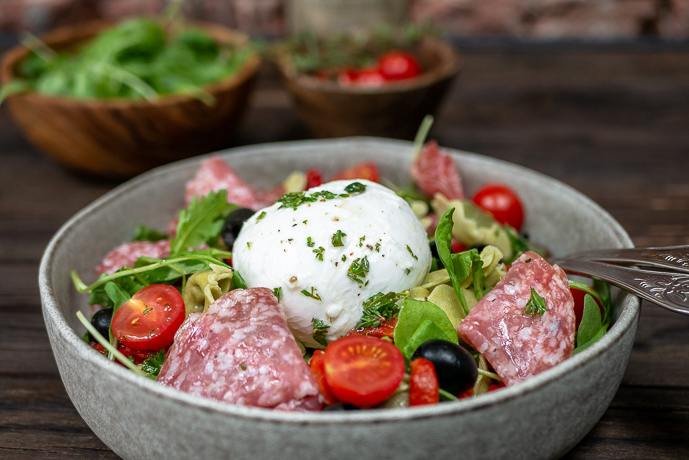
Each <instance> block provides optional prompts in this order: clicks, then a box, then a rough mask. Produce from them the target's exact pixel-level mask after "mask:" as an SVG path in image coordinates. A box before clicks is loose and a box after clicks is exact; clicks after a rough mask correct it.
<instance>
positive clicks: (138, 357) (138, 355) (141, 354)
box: [91, 342, 153, 366]
mask: <svg viewBox="0 0 689 460" xmlns="http://www.w3.org/2000/svg"><path fill="white" fill-rule="evenodd" d="M91 347H93V349H94V350H96V351H97V352H98V353H100V354H101V355H104V356H108V351H107V350H106V349H105V347H104V346H103V345H101V344H100V343H98V342H91ZM117 351H119V352H120V353H122V354H123V355H124V356H126V357H128V358H131V359H132V360H133V361H134V364H136V365H139V364H142V363H143V362H144V360H145V359H146V358H148V357H149V356H151V353H153V352H152V351H136V350H132V349H131V348H129V347H125V346H124V345H122V344H119V346H118V347H117ZM115 362H116V363H117V364H120V365H122V366H124V364H122V363H121V362H120V361H119V360H117V359H116V360H115Z"/></svg>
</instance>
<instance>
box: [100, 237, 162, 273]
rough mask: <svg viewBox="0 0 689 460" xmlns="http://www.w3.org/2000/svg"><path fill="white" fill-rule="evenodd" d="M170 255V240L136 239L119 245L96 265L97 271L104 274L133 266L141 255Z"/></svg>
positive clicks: (158, 257) (159, 256) (160, 257)
mask: <svg viewBox="0 0 689 460" xmlns="http://www.w3.org/2000/svg"><path fill="white" fill-rule="evenodd" d="M168 255H170V240H162V241H156V242H151V241H134V242H132V243H125V244H122V245H120V246H117V247H116V248H115V249H113V250H112V251H110V252H109V253H108V255H106V256H105V258H104V259H103V261H102V262H101V263H100V265H99V266H98V267H96V270H95V271H96V273H98V274H102V273H107V274H108V275H109V274H112V273H115V272H116V271H117V270H119V269H120V268H122V267H124V266H125V265H126V266H129V267H133V266H134V262H136V259H138V258H139V257H144V256H145V257H154V258H156V259H162V258H163V257H167V256H168Z"/></svg>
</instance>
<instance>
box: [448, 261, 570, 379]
mask: <svg viewBox="0 0 689 460" xmlns="http://www.w3.org/2000/svg"><path fill="white" fill-rule="evenodd" d="M531 288H533V289H534V290H535V291H536V293H537V294H538V295H540V296H541V297H543V299H545V305H546V311H545V312H543V313H542V314H541V313H535V314H533V315H532V314H529V313H527V312H526V305H527V303H528V302H529V300H530V299H531ZM457 329H458V332H459V334H460V336H461V337H462V338H463V339H464V340H465V341H466V342H467V343H469V344H470V345H471V346H473V347H474V348H475V349H476V350H477V351H478V352H480V353H482V354H483V355H484V356H485V357H486V359H487V360H488V362H490V364H491V365H492V366H493V368H494V369H495V372H497V374H498V375H499V376H500V377H501V378H502V380H503V382H504V383H505V384H506V385H508V386H509V385H514V384H515V383H519V382H521V381H523V380H526V379H528V378H529V377H532V376H534V375H536V374H538V373H540V372H543V371H545V370H547V369H550V368H551V367H553V366H555V365H556V364H558V363H560V362H562V361H564V360H565V359H567V358H569V357H570V356H572V350H573V349H574V330H575V317H574V299H573V298H572V293H571V292H570V290H569V282H568V281H567V276H566V275H565V272H564V271H562V269H561V268H560V267H558V266H557V265H555V266H551V265H550V264H548V262H546V261H545V260H544V259H543V258H542V257H541V256H539V255H538V254H536V253H535V252H531V251H528V252H526V253H524V254H523V255H522V256H521V257H519V259H517V260H516V261H515V263H514V264H513V265H512V267H511V268H510V270H509V271H508V272H507V275H505V277H504V278H503V279H502V280H501V281H500V282H499V283H498V284H497V285H496V286H495V287H494V288H493V289H491V291H490V292H488V293H487V294H486V295H485V296H484V297H483V298H482V299H481V300H480V301H479V302H478V303H477V304H476V305H475V306H474V308H472V309H471V312H469V314H468V315H467V316H466V318H464V319H463V320H462V322H461V323H459V326H458V328H457Z"/></svg>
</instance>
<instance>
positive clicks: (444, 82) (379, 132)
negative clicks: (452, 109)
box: [278, 39, 461, 139]
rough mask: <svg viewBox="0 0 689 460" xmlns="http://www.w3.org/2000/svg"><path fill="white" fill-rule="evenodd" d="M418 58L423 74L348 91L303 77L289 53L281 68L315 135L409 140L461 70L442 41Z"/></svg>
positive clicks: (431, 42)
mask: <svg viewBox="0 0 689 460" xmlns="http://www.w3.org/2000/svg"><path fill="white" fill-rule="evenodd" d="M414 54H415V55H416V57H417V58H418V59H419V63H420V64H421V67H422V69H423V74H422V75H421V76H419V77H418V78H414V79H411V80H408V81H401V82H396V83H389V84H386V85H384V86H381V87H373V88H372V87H356V86H347V87H344V86H341V85H339V84H338V83H337V82H334V81H327V80H322V79H319V78H316V77H313V76H310V75H305V74H299V73H297V71H296V70H295V69H294V66H293V65H292V62H291V60H290V58H289V56H286V55H283V56H281V57H280V59H279V60H278V67H279V68H280V72H281V74H282V76H283V78H284V81H285V85H286V86H287V88H288V89H289V91H290V93H291V94H292V97H293V99H294V102H295V104H296V106H297V110H298V111H299V115H300V116H301V118H302V120H303V121H304V123H305V124H306V125H307V126H308V127H309V129H310V130H311V131H312V132H313V133H314V134H315V135H316V136H318V137H323V138H326V137H344V136H360V135H363V136H382V137H396V138H402V139H411V138H412V137H413V136H414V134H415V133H416V131H417V129H418V127H419V125H420V124H421V120H423V117H424V116H425V115H427V114H433V113H434V112H435V111H436V109H437V108H438V106H439V104H440V102H441V101H442V99H443V96H444V95H445V93H446V92H447V90H448V88H449V87H450V84H451V83H452V81H453V79H454V78H455V77H456V76H457V74H458V73H459V70H460V68H461V59H460V56H459V55H458V53H457V51H456V50H455V49H454V48H453V47H452V46H451V45H450V44H448V43H446V42H444V41H440V40H435V39H425V40H423V41H422V42H421V43H420V44H419V45H418V46H417V47H416V49H415V50H414Z"/></svg>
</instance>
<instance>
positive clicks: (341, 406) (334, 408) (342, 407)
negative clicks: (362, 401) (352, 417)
mask: <svg viewBox="0 0 689 460" xmlns="http://www.w3.org/2000/svg"><path fill="white" fill-rule="evenodd" d="M350 410H359V408H358V407H356V406H355V405H353V404H349V403H343V402H336V403H335V404H331V405H329V406H325V407H324V408H323V411H324V412H342V411H350Z"/></svg>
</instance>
